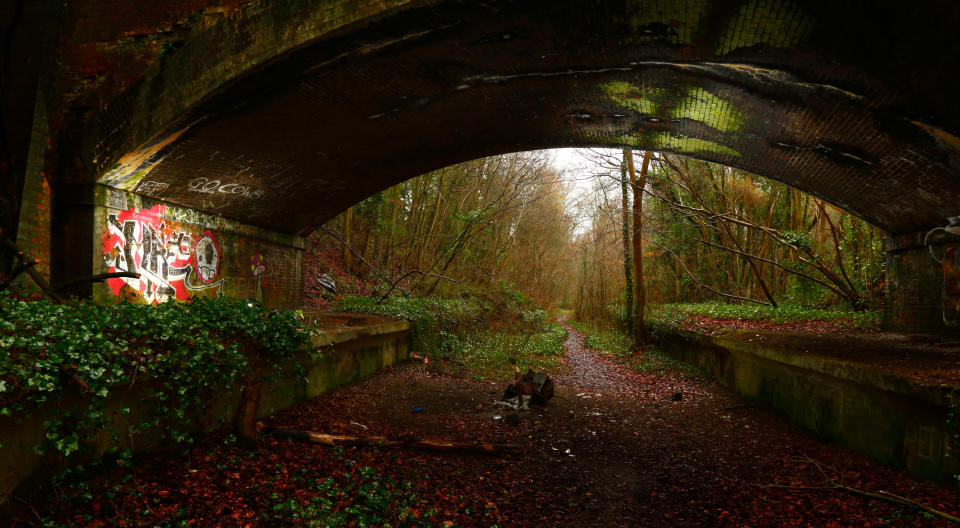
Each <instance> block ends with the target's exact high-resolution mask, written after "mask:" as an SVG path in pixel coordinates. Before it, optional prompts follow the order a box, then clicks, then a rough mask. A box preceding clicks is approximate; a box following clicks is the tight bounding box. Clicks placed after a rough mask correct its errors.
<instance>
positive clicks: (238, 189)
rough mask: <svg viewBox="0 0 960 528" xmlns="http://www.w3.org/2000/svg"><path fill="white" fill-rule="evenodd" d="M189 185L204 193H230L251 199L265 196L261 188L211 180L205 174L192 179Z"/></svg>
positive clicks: (192, 189)
mask: <svg viewBox="0 0 960 528" xmlns="http://www.w3.org/2000/svg"><path fill="white" fill-rule="evenodd" d="M187 187H188V188H189V189H190V190H191V191H193V192H198V193H204V194H214V193H220V194H228V195H231V196H241V197H244V198H249V199H251V200H258V199H260V198H262V197H263V191H262V190H260V189H251V188H250V187H249V186H247V185H243V184H240V183H223V182H221V181H220V180H211V179H208V178H205V177H203V176H201V177H199V178H195V179H193V180H191V181H190V183H189V184H188V185H187Z"/></svg>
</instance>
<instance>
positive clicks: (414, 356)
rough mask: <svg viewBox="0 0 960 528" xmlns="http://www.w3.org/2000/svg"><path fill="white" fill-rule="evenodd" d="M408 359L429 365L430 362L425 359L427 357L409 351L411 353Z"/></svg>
mask: <svg viewBox="0 0 960 528" xmlns="http://www.w3.org/2000/svg"><path fill="white" fill-rule="evenodd" d="M410 359H412V360H415V361H421V362H423V363H424V364H427V363H430V360H429V359H428V358H427V356H425V355H423V354H421V353H420V352H416V351H411V352H410Z"/></svg>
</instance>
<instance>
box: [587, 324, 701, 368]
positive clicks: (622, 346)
mask: <svg viewBox="0 0 960 528" xmlns="http://www.w3.org/2000/svg"><path fill="white" fill-rule="evenodd" d="M570 325H571V326H573V327H574V328H576V329H577V330H578V331H580V332H581V333H583V335H584V340H583V344H584V346H586V347H587V348H589V349H591V350H595V351H597V352H601V353H604V354H610V355H611V356H613V357H614V358H616V359H617V361H619V362H620V363H622V364H624V365H626V366H628V367H630V369H632V370H633V371H634V372H644V373H656V374H664V373H666V372H668V371H671V370H673V371H679V372H681V373H683V374H684V375H686V376H689V377H694V378H699V379H707V378H708V377H709V376H707V375H706V374H705V373H704V372H703V371H702V370H700V369H697V368H696V367H693V366H690V365H687V364H686V363H683V362H681V361H679V360H677V359H674V358H672V357H670V356H669V355H667V354H666V353H665V352H663V351H662V350H660V349H658V348H656V347H655V346H653V345H647V346H645V347H643V348H640V349H637V348H635V347H634V346H633V339H632V338H631V337H630V336H629V335H627V334H626V333H624V332H622V331H620V330H616V329H614V330H611V329H602V328H599V327H597V326H595V325H594V324H592V323H585V322H582V321H573V322H571V323H570Z"/></svg>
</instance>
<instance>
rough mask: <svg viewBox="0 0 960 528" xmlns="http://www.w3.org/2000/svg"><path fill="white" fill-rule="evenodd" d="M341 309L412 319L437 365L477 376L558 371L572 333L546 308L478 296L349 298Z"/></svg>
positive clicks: (415, 338) (414, 339) (416, 338)
mask: <svg viewBox="0 0 960 528" xmlns="http://www.w3.org/2000/svg"><path fill="white" fill-rule="evenodd" d="M335 308H336V309H337V310H339V311H347V312H364V313H375V314H381V315H389V316H393V317H399V318H402V319H406V320H407V321H409V322H410V333H411V346H412V347H413V350H416V351H418V352H422V353H424V354H425V355H426V356H427V357H428V358H429V359H430V361H431V362H432V363H431V364H432V365H433V368H437V369H440V370H445V371H448V372H450V373H454V374H461V375H469V376H472V377H473V378H474V379H488V378H493V379H500V378H510V377H513V375H514V373H515V372H516V371H517V370H520V371H521V372H525V371H526V369H527V368H531V369H534V370H536V371H549V370H552V369H554V368H556V367H557V366H558V365H559V362H560V359H561V358H562V357H563V341H564V340H565V339H566V335H567V334H566V330H565V329H564V328H563V327H562V326H560V325H557V324H553V323H548V321H547V312H546V311H544V310H540V309H524V308H527V306H525V305H524V304H523V303H520V302H506V303H504V302H500V303H498V302H495V301H491V300H489V299H483V298H478V297H469V298H466V299H442V298H416V297H410V298H405V297H391V298H387V299H384V300H383V301H380V300H379V299H375V298H371V297H345V298H342V299H340V301H338V302H337V304H336V305H335Z"/></svg>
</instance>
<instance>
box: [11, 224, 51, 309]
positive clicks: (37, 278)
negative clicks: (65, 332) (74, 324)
mask: <svg viewBox="0 0 960 528" xmlns="http://www.w3.org/2000/svg"><path fill="white" fill-rule="evenodd" d="M3 245H4V246H6V247H7V249H9V250H10V251H13V254H14V255H17V256H18V257H19V258H20V259H21V261H26V262H34V263H36V262H37V260H36V259H32V258H30V256H29V255H27V254H26V253H25V252H23V251H20V248H19V247H17V245H16V244H15V243H14V242H13V241H12V240H10V239H9V238H5V239H3ZM24 271H26V272H27V275H30V278H31V279H33V282H35V283H36V284H37V286H39V287H40V289H41V290H43V293H45V294H47V297H50V298H51V299H53V300H54V302H57V303H63V302H64V299H63V297H60V296H59V295H57V292H55V291H53V288H51V287H50V284H48V283H47V281H46V279H44V278H43V276H42V275H40V273H39V272H38V271H37V270H35V269H34V267H33V266H26V267H24Z"/></svg>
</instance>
